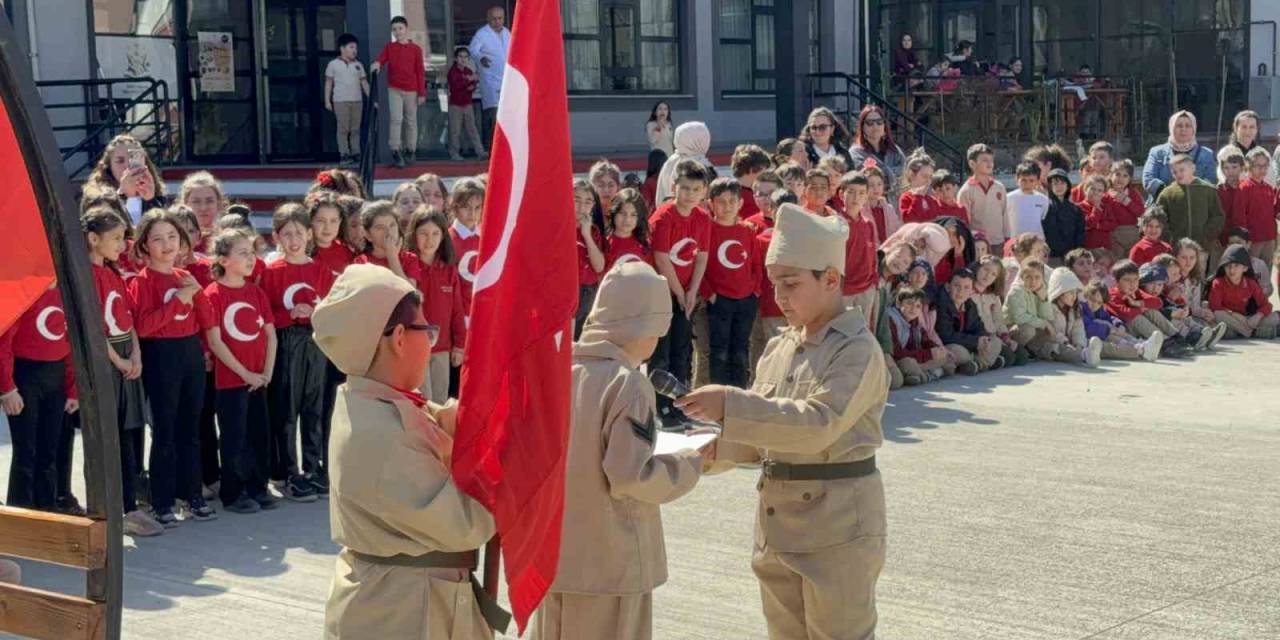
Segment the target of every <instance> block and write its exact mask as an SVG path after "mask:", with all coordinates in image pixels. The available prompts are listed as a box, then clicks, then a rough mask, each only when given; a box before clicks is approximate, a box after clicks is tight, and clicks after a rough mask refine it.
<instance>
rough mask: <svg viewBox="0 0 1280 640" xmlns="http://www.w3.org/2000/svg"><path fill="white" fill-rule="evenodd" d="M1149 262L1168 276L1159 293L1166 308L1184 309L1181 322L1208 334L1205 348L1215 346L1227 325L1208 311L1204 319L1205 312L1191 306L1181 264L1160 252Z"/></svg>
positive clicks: (1224, 333) (1224, 332) (1225, 330)
mask: <svg viewBox="0 0 1280 640" xmlns="http://www.w3.org/2000/svg"><path fill="white" fill-rule="evenodd" d="M1151 264H1153V265H1158V266H1159V267H1160V268H1162V269H1164V272H1165V274H1166V275H1167V276H1168V278H1169V279H1168V281H1167V282H1165V285H1164V293H1162V294H1160V297H1161V299H1162V300H1163V301H1164V304H1165V308H1166V309H1167V308H1169V307H1170V306H1172V307H1175V308H1177V309H1184V310H1186V312H1187V314H1186V316H1184V317H1183V319H1182V321H1181V322H1182V323H1183V324H1185V325H1187V326H1189V327H1191V328H1192V329H1199V330H1200V331H1202V332H1203V333H1205V334H1206V335H1208V336H1209V342H1208V344H1207V345H1205V348H1207V349H1212V348H1213V347H1215V346H1217V344H1218V341H1219V340H1221V339H1222V336H1224V335H1226V332H1227V325H1225V324H1222V323H1221V322H1218V321H1217V320H1214V319H1213V314H1212V313H1209V314H1208V318H1207V319H1206V318H1205V317H1204V315H1205V313H1203V312H1201V313H1197V312H1196V310H1195V309H1193V308H1192V307H1191V303H1190V301H1189V300H1188V299H1187V294H1186V291H1187V290H1186V285H1185V282H1186V279H1185V278H1183V276H1182V265H1181V264H1179V263H1178V259H1177V258H1175V257H1173V256H1172V255H1170V254H1168V253H1162V254H1160V255H1158V256H1156V257H1154V258H1152V259H1151ZM1139 279H1141V274H1139ZM1197 291H1198V290H1197ZM1205 311H1207V310H1205Z"/></svg>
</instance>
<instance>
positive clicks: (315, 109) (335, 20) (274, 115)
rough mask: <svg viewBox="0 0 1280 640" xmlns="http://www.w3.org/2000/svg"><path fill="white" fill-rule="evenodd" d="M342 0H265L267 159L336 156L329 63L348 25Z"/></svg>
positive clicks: (331, 157)
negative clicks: (327, 105)
mask: <svg viewBox="0 0 1280 640" xmlns="http://www.w3.org/2000/svg"><path fill="white" fill-rule="evenodd" d="M345 7H346V5H345V2H343V1H342V0H320V1H316V0H270V1H269V2H263V3H262V10H263V15H262V21H263V43H264V50H265V53H266V55H265V59H264V68H263V70H262V71H263V82H264V91H265V93H266V101H265V104H266V122H267V126H266V136H267V159H268V160H272V161H282V160H283V161H290V160H295V161H307V160H331V159H335V158H336V157H337V146H336V145H337V143H336V141H335V140H334V127H335V124H334V121H333V118H332V116H329V115H328V112H326V111H325V109H324V99H323V97H324V68H325V66H326V65H327V64H328V63H329V60H331V59H333V57H334V56H336V55H337V51H338V44H337V41H338V36H339V35H341V34H342V33H343V32H344V31H345V30H346V8H345Z"/></svg>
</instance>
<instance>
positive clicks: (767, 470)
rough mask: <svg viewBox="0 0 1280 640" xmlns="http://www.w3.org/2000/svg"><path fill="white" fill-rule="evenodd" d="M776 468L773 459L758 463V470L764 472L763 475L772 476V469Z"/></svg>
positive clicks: (776, 465)
mask: <svg viewBox="0 0 1280 640" xmlns="http://www.w3.org/2000/svg"><path fill="white" fill-rule="evenodd" d="M777 468H778V463H777V462H775V461H773V460H764V461H762V462H761V463H760V470H761V472H763V473H764V477H766V478H770V479H772V478H773V474H774V470H775V469H777Z"/></svg>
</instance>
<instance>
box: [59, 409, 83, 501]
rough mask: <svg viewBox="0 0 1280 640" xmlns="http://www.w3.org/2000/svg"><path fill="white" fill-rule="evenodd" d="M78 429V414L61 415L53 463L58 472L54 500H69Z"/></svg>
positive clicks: (71, 494)
mask: <svg viewBox="0 0 1280 640" xmlns="http://www.w3.org/2000/svg"><path fill="white" fill-rule="evenodd" d="M79 428H80V412H79V411H77V412H75V413H63V414H62V433H61V434H60V435H59V436H58V456H57V458H56V459H55V461H54V463H55V465H56V466H57V472H58V488H57V493H56V495H55V497H56V498H58V499H62V498H70V497H72V496H73V493H72V491H71V466H72V461H73V460H74V459H75V455H76V430H77V429H79Z"/></svg>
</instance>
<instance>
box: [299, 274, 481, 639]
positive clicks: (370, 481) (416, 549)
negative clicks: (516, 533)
mask: <svg viewBox="0 0 1280 640" xmlns="http://www.w3.org/2000/svg"><path fill="white" fill-rule="evenodd" d="M311 324H312V327H313V328H314V331H315V333H314V336H315V341H316V343H317V344H318V345H320V349H321V350H322V351H324V353H325V356H327V357H328V358H329V360H330V361H332V362H333V363H334V365H335V366H337V367H338V369H340V370H341V371H342V372H343V373H345V374H346V375H347V381H346V383H345V384H343V385H342V386H341V387H339V389H338V397H337V401H336V404H335V408H334V413H333V429H332V432H331V434H330V439H329V460H330V483H331V485H330V497H329V526H330V528H331V530H332V532H333V539H334V541H335V542H337V543H338V544H341V545H342V551H341V552H340V553H339V554H338V559H337V562H336V566H335V575H334V578H333V583H332V585H331V586H330V589H329V600H328V602H327V603H326V605H325V638H328V639H331V640H337V639H339V638H352V639H357V638H358V639H364V638H420V639H424V640H437V639H438V640H444V639H446V638H448V639H451V640H458V639H466V640H471V639H479V638H492V637H493V630H492V629H491V626H492V627H494V628H502V627H505V624H506V621H505V620H504V619H503V618H504V617H505V612H503V611H502V610H501V609H498V608H497V606H496V605H495V604H493V602H492V601H491V600H490V599H489V598H488V597H487V596H486V595H485V594H484V592H483V590H482V589H480V587H479V583H478V582H476V580H475V578H474V577H472V575H471V570H472V569H473V568H474V567H475V566H476V549H478V548H479V547H480V546H481V545H483V544H485V542H487V541H488V540H489V539H490V538H491V537H493V533H494V522H493V517H492V516H491V515H490V514H489V512H488V511H487V510H486V509H485V508H484V506H483V505H481V504H480V503H479V502H476V501H475V500H473V499H471V498H470V497H469V496H467V495H465V494H463V493H462V492H461V491H459V490H458V488H457V486H455V485H454V484H453V481H452V480H451V479H450V477H449V456H450V452H451V450H452V448H453V438H452V432H453V419H454V408H453V407H452V406H449V407H441V406H438V405H435V404H429V403H427V401H426V400H425V399H424V398H423V397H422V396H421V395H419V394H418V393H417V392H416V391H414V389H417V388H418V387H419V386H421V384H422V381H423V375H424V373H423V372H424V370H425V367H424V366H423V364H424V363H425V362H426V361H427V359H428V358H429V357H430V356H431V340H430V338H429V337H428V331H427V329H428V325H427V324H426V319H425V318H424V316H423V313H422V299H421V298H420V297H419V294H418V292H417V291H415V290H414V288H413V285H412V284H410V283H409V281H408V280H405V279H404V278H400V277H398V276H396V275H395V274H394V273H392V272H391V271H390V270H388V269H385V268H383V267H379V266H376V265H352V266H350V267H348V268H347V269H346V271H344V272H343V273H342V275H341V276H339V277H338V279H337V281H336V282H335V283H334V285H333V287H332V289H331V290H330V291H329V295H327V296H326V297H325V298H324V300H322V301H320V303H319V304H317V305H316V308H315V311H314V313H313V314H312V316H311ZM486 621H488V622H486Z"/></svg>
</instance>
